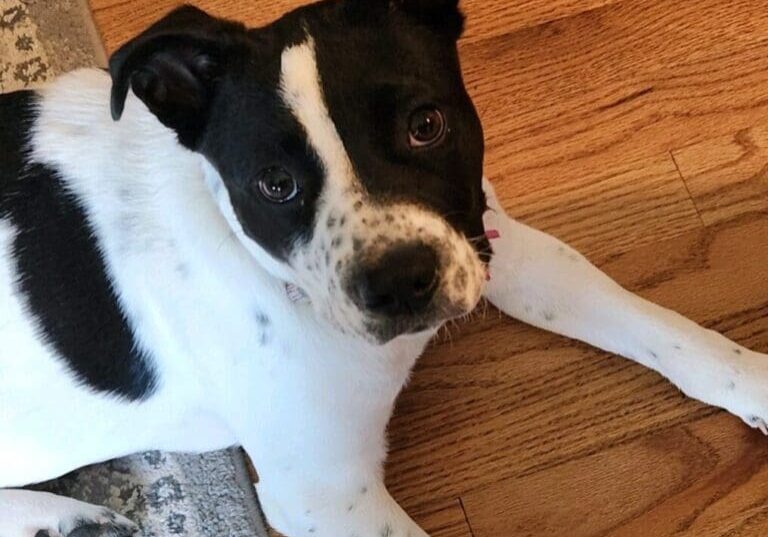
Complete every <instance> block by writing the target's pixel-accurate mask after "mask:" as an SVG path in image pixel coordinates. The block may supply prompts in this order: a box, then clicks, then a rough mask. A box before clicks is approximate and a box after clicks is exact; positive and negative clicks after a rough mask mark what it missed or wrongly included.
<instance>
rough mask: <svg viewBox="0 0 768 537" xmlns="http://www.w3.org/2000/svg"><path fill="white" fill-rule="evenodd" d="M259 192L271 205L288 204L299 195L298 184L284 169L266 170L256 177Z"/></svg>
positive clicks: (277, 167)
mask: <svg viewBox="0 0 768 537" xmlns="http://www.w3.org/2000/svg"><path fill="white" fill-rule="evenodd" d="M257 185H258V189H259V192H260V193H261V195H262V196H264V197H265V198H266V199H267V200H268V201H270V202H272V203H288V202H289V201H291V200H293V199H294V198H295V197H296V196H298V195H299V184H298V183H297V182H296V179H294V178H293V175H291V174H290V173H288V171H287V170H286V169H285V168H281V167H279V166H274V167H272V168H266V169H264V170H262V171H261V173H259V175H258V177H257Z"/></svg>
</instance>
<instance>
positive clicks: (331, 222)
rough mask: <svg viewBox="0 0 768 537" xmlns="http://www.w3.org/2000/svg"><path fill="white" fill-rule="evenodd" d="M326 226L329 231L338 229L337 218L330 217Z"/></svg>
mask: <svg viewBox="0 0 768 537" xmlns="http://www.w3.org/2000/svg"><path fill="white" fill-rule="evenodd" d="M325 225H326V227H327V228H328V229H333V228H335V227H336V218H334V217H333V216H329V217H328V221H327V222H326V223H325Z"/></svg>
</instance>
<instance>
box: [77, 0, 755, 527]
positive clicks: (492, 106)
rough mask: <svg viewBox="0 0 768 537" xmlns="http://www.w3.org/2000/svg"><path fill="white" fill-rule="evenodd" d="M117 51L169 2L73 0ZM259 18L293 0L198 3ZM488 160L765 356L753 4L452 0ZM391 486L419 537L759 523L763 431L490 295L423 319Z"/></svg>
mask: <svg viewBox="0 0 768 537" xmlns="http://www.w3.org/2000/svg"><path fill="white" fill-rule="evenodd" d="M91 2H92V6H93V8H94V10H95V16H96V19H97V22H98V25H99V27H100V29H101V32H102V34H103V36H104V40H105V43H106V46H107V48H108V49H109V50H114V48H116V47H117V46H118V45H119V44H121V43H122V42H123V41H125V40H126V39H128V38H129V37H131V36H133V35H134V34H136V33H137V32H138V31H140V30H141V29H142V28H143V27H145V26H146V25H147V24H149V23H150V22H152V21H153V20H154V19H156V18H157V17H159V16H160V15H161V14H162V13H164V12H166V11H167V10H168V9H170V8H171V7H172V6H173V5H175V4H176V3H177V2H176V0H130V1H127V0H91ZM194 3H196V4H198V5H200V6H201V7H204V8H206V9H209V10H211V11H213V12H214V13H216V14H218V15H222V16H228V17H232V18H238V19H240V20H243V21H245V22H246V23H248V24H250V25H260V24H264V23H266V22H268V21H270V20H272V19H274V18H275V17H276V16H278V15H279V14H280V13H281V12H283V11H284V10H285V9H288V8H291V7H294V6H297V5H300V4H302V3H304V2H301V1H299V0H269V1H267V0H261V1H245V0H199V1H196V2H194ZM463 5H464V7H465V10H466V12H467V15H468V17H469V19H468V31H467V34H466V36H465V38H464V39H463V40H462V42H461V44H460V48H461V52H462V58H463V65H464V70H465V76H466V80H467V85H468V87H469V89H470V92H471V93H472V96H473V98H474V99H475V101H476V103H477V106H478V109H479V111H480V113H481V115H482V118H483V121H484V125H485V129H486V139H487V144H488V152H487V170H488V173H489V175H490V176H491V178H492V179H493V181H494V183H495V184H496V186H497V189H498V191H499V194H500V196H501V198H502V200H503V202H504V205H505V206H506V207H507V208H508V209H509V210H510V211H511V212H512V213H513V214H514V215H516V216H517V217H519V218H521V219H522V220H524V221H526V222H528V223H532V224H535V225H536V226H538V227H541V228H543V229H545V230H547V231H550V232H553V233H555V234H557V235H559V236H561V237H563V238H565V239H567V240H568V241H570V242H572V243H573V244H574V245H576V246H577V247H579V248H580V249H582V250H583V251H585V252H586V253H587V254H588V255H590V257H591V258H592V259H593V260H595V261H597V262H598V263H599V264H600V266H601V267H602V268H603V269H605V270H606V271H607V272H608V273H609V274H610V275H612V276H613V277H614V278H616V279H617V280H618V281H619V282H621V283H622V284H624V285H626V286H627V287H629V288H630V289H632V290H634V291H636V292H638V293H640V294H641V295H643V296H645V297H647V298H649V299H651V300H654V301H657V302H659V303H661V304H662V305H665V306H668V307H671V308H674V309H677V310H678V311H680V312H682V313H683V314H685V315H688V316H690V317H691V318H693V319H695V320H697V321H699V322H701V323H703V324H704V325H706V326H708V327H710V328H713V329H716V330H719V331H722V332H724V333H726V334H727V335H728V336H729V337H731V338H733V339H735V340H737V341H739V342H741V343H743V344H745V345H747V346H750V347H752V348H755V349H757V350H761V351H763V352H768V245H767V244H768V180H767V179H766V171H765V170H766V169H768V10H766V9H765V2H764V0H699V1H697V2H682V1H680V2H673V1H670V0H514V1H511V0H466V1H464V2H463ZM390 435H391V445H392V457H391V460H390V463H389V465H388V481H389V483H390V486H391V488H392V490H393V493H394V494H395V495H396V496H397V498H398V499H399V500H400V501H402V503H403V504H404V506H405V507H407V508H408V509H409V510H410V511H411V512H412V513H413V514H414V517H415V518H416V519H417V520H418V521H419V522H420V523H421V524H422V525H423V526H424V527H425V529H427V530H428V531H429V532H430V533H431V535H432V536H433V537H511V536H537V537H538V536H547V537H548V536H551V537H554V536H563V537H566V536H567V537H587V536H590V537H592V536H611V537H616V536H622V537H648V536H659V537H665V536H671V535H676V536H683V537H693V536H696V537H714V536H724V535H728V536H738V537H758V536H763V535H766V534H768V510H767V509H768V507H766V506H768V503H767V500H768V498H766V494H767V493H766V490H768V470H766V466H765V462H764V461H766V460H768V459H767V458H766V455H768V453H766V450H767V449H768V441H767V440H765V439H763V438H761V437H760V436H758V435H756V434H755V433H753V432H752V431H750V430H748V429H746V428H745V427H744V426H743V425H742V424H741V423H740V422H739V421H738V420H737V419H735V418H732V417H730V416H727V415H724V414H722V413H720V412H719V411H717V410H714V409H711V408H708V407H705V406H703V405H700V404H698V403H696V402H693V401H690V400H687V399H686V398H684V397H683V396H682V395H681V394H680V393H679V392H678V391H677V390H676V389H675V388H673V387H671V386H670V385H669V384H668V383H667V382H666V381H664V379H662V378H661V377H660V376H658V375H656V374H655V373H652V372H649V371H646V370H644V369H642V368H641V367H639V366H637V365H634V364H631V363H629V362H627V361H625V360H622V359H618V358H616V357H613V356H609V355H607V354H605V353H602V352H599V351H596V350H594V349H591V348H588V347H586V346H585V345H582V344H579V343H574V342H571V341H568V340H565V339H563V338H559V337H557V336H554V335H552V334H547V333H544V332H542V331H539V330H536V329H533V328H530V327H527V326H524V325H521V324H520V323H517V322H515V321H512V320H509V319H502V318H500V316H499V315H498V312H496V311H495V310H493V309H492V308H489V309H487V310H484V311H483V310H481V311H480V312H479V313H478V315H477V316H476V319H474V320H473V321H472V322H470V323H467V324H465V325H463V326H460V327H453V328H451V332H450V333H448V332H444V333H442V334H441V337H440V338H439V339H438V341H437V342H436V343H435V344H434V345H433V346H432V347H431V349H430V350H429V352H428V353H427V355H426V356H425V357H424V359H423V360H422V361H421V362H420V364H419V365H418V367H417V370H416V372H415V374H414V377H413V381H412V383H411V385H410V386H409V387H408V389H407V390H406V391H405V393H404V394H403V395H402V397H401V398H400V401H399V404H398V409H397V413H396V415H395V417H394V419H393V422H392V426H391V431H390Z"/></svg>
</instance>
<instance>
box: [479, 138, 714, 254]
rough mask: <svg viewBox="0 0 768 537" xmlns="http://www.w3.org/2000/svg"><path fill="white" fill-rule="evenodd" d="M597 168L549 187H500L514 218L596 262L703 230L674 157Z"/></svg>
mask: <svg viewBox="0 0 768 537" xmlns="http://www.w3.org/2000/svg"><path fill="white" fill-rule="evenodd" d="M595 164H596V165H594V166H590V165H585V166H575V167H573V169H572V170H571V171H570V173H569V175H568V176H567V177H566V178H563V179H562V181H560V182H548V184H546V185H544V184H541V183H542V182H539V183H536V182H535V180H534V181H532V182H531V183H530V184H529V188H526V185H525V184H518V183H516V182H514V181H509V180H504V179H501V180H499V179H497V180H495V181H494V183H495V184H496V190H497V194H498V196H499V199H500V200H501V202H502V203H503V205H504V206H505V207H507V209H508V210H509V211H510V214H512V215H514V216H515V217H516V218H517V219H519V220H521V221H523V222H525V223H527V224H529V225H532V226H534V227H538V228H540V229H544V230H546V231H547V232H549V233H552V234H555V235H557V236H558V237H560V238H562V239H563V240H565V241H567V242H569V243H570V244H572V245H573V246H574V247H576V248H578V249H579V250H581V251H582V252H584V253H585V254H588V255H589V256H590V257H591V259H592V260H593V261H600V260H602V259H606V258H608V257H612V256H615V255H617V254H620V253H622V252H625V251H627V250H630V249H633V248H637V247H639V246H642V245H645V244H649V243H655V242H659V241H662V240H665V239H668V238H672V237H675V236H677V235H680V234H682V233H685V232H686V231H690V230H693V229H697V228H700V227H701V226H702V222H701V220H700V218H699V216H698V214H697V212H696V208H695V206H694V204H693V202H692V201H691V198H690V195H689V193H688V190H687V189H686V188H685V184H684V183H683V182H682V181H681V179H680V174H679V172H678V170H677V168H676V166H675V162H674V161H673V159H672V158H671V157H670V155H669V154H668V153H663V154H660V155H655V156H653V157H650V158H646V159H641V160H637V161H634V162H620V163H617V164H607V163H603V162H601V161H599V160H598V161H597V162H595ZM523 183H525V182H523Z"/></svg>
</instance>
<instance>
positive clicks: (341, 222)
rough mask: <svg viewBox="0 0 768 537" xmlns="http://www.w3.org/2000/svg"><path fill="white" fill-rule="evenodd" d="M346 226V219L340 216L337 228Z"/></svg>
mask: <svg viewBox="0 0 768 537" xmlns="http://www.w3.org/2000/svg"><path fill="white" fill-rule="evenodd" d="M346 225H347V217H346V216H342V217H341V220H339V227H344V226H346Z"/></svg>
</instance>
